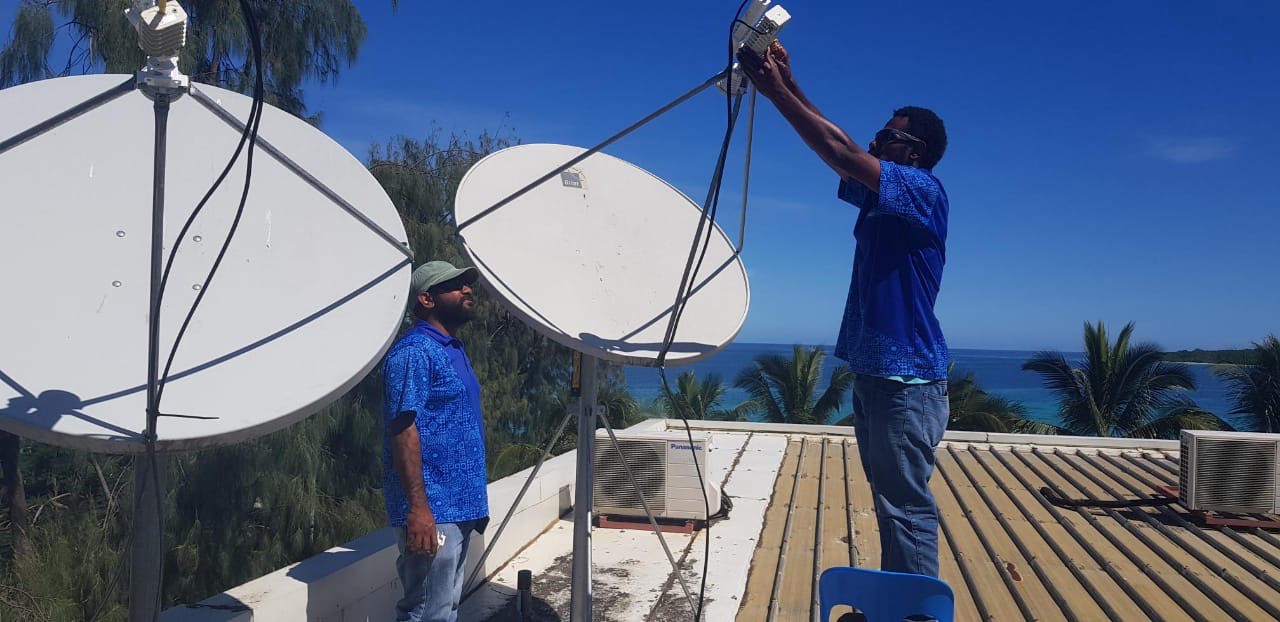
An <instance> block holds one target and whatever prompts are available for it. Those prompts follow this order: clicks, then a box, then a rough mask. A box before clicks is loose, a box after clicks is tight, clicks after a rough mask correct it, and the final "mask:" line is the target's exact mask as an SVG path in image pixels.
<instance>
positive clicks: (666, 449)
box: [591, 430, 720, 520]
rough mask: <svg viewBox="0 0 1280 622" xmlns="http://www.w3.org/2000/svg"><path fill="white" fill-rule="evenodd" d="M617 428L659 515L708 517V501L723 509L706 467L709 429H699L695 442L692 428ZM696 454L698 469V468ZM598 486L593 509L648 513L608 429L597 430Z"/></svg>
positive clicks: (626, 456) (714, 509) (625, 454)
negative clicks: (690, 432)
mask: <svg viewBox="0 0 1280 622" xmlns="http://www.w3.org/2000/svg"><path fill="white" fill-rule="evenodd" d="M614 434H616V435H617V437H618V447H619V448H620V449H621V450H622V456H623V458H624V459H625V460H626V464H628V465H630V466H631V472H632V473H634V474H635V478H636V483H637V484H639V488H640V492H641V493H643V495H644V500H645V502H646V503H648V504H649V510H650V511H652V512H653V515H654V518H675V519H686V520H688V519H693V520H706V519H707V506H708V505H710V507H711V513H712V514H715V513H716V512H717V511H719V509H720V489H719V488H717V487H716V486H714V485H712V484H711V482H710V481H709V475H708V473H707V456H708V454H709V453H710V450H711V447H710V445H711V439H710V437H709V436H708V435H706V434H694V435H693V443H692V445H691V444H690V443H689V435H688V433H687V432H674V431H673V432H627V431H626V430H616V431H615V432H614ZM695 458H696V460H697V469H698V470H695V469H694V460H695ZM699 471H700V472H701V474H702V481H701V482H699V479H698V473H699ZM703 486H705V490H706V499H705V500H704V499H703V496H702V491H703V490H704V488H703ZM594 491H595V494H594V495H593V502H592V506H591V511H592V513H594V514H608V515H612V516H630V517H643V516H644V515H645V513H644V506H643V505H641V503H640V494H637V492H636V486H634V485H632V483H631V479H630V478H629V477H627V470H626V466H625V465H624V464H623V462H622V460H619V458H618V452H617V450H615V449H614V447H613V442H612V441H610V440H609V435H608V433H607V432H605V431H604V430H597V431H596V451H595V486H594Z"/></svg>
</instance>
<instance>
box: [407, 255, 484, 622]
mask: <svg viewBox="0 0 1280 622" xmlns="http://www.w3.org/2000/svg"><path fill="white" fill-rule="evenodd" d="M478 276H479V273H478V272H477V271H476V269H475V268H471V267H466V268H455V267H454V266H453V265H451V264H449V263H448V262H444V261H431V262H427V263H425V264H423V265H421V266H419V267H418V268H417V269H416V270H414V271H413V289H412V290H411V291H410V296H409V298H410V300H409V312H410V313H409V315H410V319H412V321H413V327H412V328H410V329H409V330H408V331H407V332H406V333H405V334H404V335H403V336H401V337H400V339H399V340H397V341H396V343H395V344H394V345H392V346H391V349H390V350H389V351H388V352H387V358H386V361H385V362H384V363H383V375H384V378H385V382H386V391H385V395H384V399H385V403H384V408H383V414H384V421H383V423H384V428H383V430H384V431H383V452H382V493H383V496H384V497H385V499H386V503H387V518H388V520H389V521H390V523H391V525H392V526H393V527H395V528H396V530H397V532H398V534H399V542H400V558H399V559H398V560H396V570H397V571H398V572H399V574H400V582H401V584H402V585H403V586H404V598H402V599H401V600H400V601H399V602H398V603H396V620H398V621H400V620H408V621H412V622H435V621H441V622H444V621H448V622H453V621H454V620H457V617H458V601H459V600H460V599H461V597H462V581H463V567H464V565H465V563H466V560H467V544H468V542H469V540H470V537H471V534H472V533H473V532H482V531H484V528H485V526H486V525H487V524H488V522H489V500H488V495H487V492H486V483H487V480H488V478H487V476H486V472H485V453H484V418H483V416H482V414H481V412H480V381H479V380H478V379H477V378H476V373H475V371H474V370H473V369H472V368H471V361H470V359H468V358H467V353H466V351H465V350H464V349H463V345H462V342H461V341H459V340H458V337H457V334H458V329H459V328H461V327H462V325H463V324H466V323H467V322H469V321H471V320H472V319H473V318H474V317H475V315H476V302H475V299H474V298H473V296H472V291H471V284H472V283H474V282H475V281H476V278H477V277H478Z"/></svg>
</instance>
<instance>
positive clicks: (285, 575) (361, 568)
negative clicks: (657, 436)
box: [160, 424, 652, 622]
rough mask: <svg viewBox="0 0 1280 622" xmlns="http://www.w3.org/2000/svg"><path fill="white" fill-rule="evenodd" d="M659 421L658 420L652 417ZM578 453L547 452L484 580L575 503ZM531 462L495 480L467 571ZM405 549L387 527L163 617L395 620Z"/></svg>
mask: <svg viewBox="0 0 1280 622" xmlns="http://www.w3.org/2000/svg"><path fill="white" fill-rule="evenodd" d="M650 425H652V424H650ZM575 456H576V452H569V453H566V454H563V455H560V456H556V457H554V458H551V459H548V460H547V462H546V463H544V464H543V465H542V470H541V471H539V472H538V477H537V478H536V479H534V480H533V481H532V482H531V483H530V484H529V491H528V492H527V493H526V494H525V498H524V499H523V500H522V501H521V502H520V505H519V507H517V508H516V512H515V514H514V515H513V516H512V518H511V521H510V522H509V523H508V525H507V528H506V531H505V532H504V533H503V534H502V537H501V538H499V540H498V544H497V546H495V547H494V550H493V553H491V554H490V556H489V559H488V560H487V561H486V562H485V570H484V571H482V572H481V573H480V577H481V578H480V580H478V581H477V583H482V582H483V579H484V578H485V577H487V576H488V575H490V574H492V573H493V572H495V571H496V570H497V569H498V568H500V567H502V565H504V564H506V563H507V562H508V561H510V560H511V559H512V558H513V557H515V556H516V555H517V554H518V553H519V552H520V550H521V549H523V548H524V547H525V546H527V545H528V544H529V543H530V542H533V541H534V540H535V539H536V538H537V537H538V536H539V535H541V534H542V532H543V531H545V530H546V529H547V528H548V527H550V526H551V525H552V524H553V523H555V521H556V520H558V519H559V518H560V516H561V515H563V514H564V513H565V512H566V511H568V509H569V508H570V507H572V503H573V481H574V476H575V474H576V462H575ZM532 471H533V468H532V467H530V468H528V469H525V470H524V471H521V472H519V473H516V474H514V475H511V476H508V477H504V478H502V479H500V480H498V481H495V482H492V483H490V484H489V487H488V491H489V511H490V518H491V521H490V523H489V528H488V529H487V530H486V535H481V536H476V537H474V538H472V540H471V545H470V550H469V551H468V555H467V573H468V575H469V574H470V573H471V571H472V570H474V569H475V567H476V564H477V563H479V561H480V556H481V555H482V554H483V553H484V549H485V547H486V546H488V540H489V538H491V537H493V536H494V535H495V534H496V532H497V529H498V526H499V524H500V523H501V521H502V519H503V518H504V517H505V516H506V514H507V511H508V510H509V509H510V508H511V506H512V504H514V503H515V500H516V496H517V495H518V494H519V493H520V489H521V487H523V486H524V484H525V481H526V480H528V478H529V474H530V473H531V472H532ZM399 554H400V552H399V549H398V546H397V543H396V534H395V531H394V530H392V529H390V528H387V529H381V530H378V531H375V532H373V533H370V534H368V535H365V536H363V537H361V538H357V539H356V540H353V541H351V542H348V543H346V544H344V545H342V546H338V547H334V548H332V549H329V550H327V551H325V552H324V553H321V554H319V555H316V556H313V557H310V558H308V559H305V560H303V561H301V562H298V563H296V564H293V565H291V566H288V567H285V568H282V569H280V570H277V571H275V572H273V573H271V574H268V575H264V576H262V577H259V578H257V579H254V580H253V581H250V582H248V583H245V584H243V585H240V586H237V587H234V588H232V589H230V590H227V591H226V592H223V593H221V594H218V595H215V596H213V597H210V598H208V599H205V600H203V601H201V602H200V603H198V604H196V605H194V606H187V605H179V606H177V607H173V608H171V609H169V610H167V611H165V612H164V613H163V614H161V617H160V619H161V620H162V622H268V621H269V622H276V621H280V622H293V621H297V622H352V621H361V620H371V621H372V620H376V621H383V620H392V619H395V603H396V601H397V600H399V598H400V597H401V595H402V589H401V586H400V580H399V578H398V577H397V575H396V569H395V562H396V558H397V557H398V556H399Z"/></svg>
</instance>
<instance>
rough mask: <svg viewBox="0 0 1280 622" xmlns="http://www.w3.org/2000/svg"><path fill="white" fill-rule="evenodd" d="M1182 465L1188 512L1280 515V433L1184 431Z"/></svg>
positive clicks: (1183, 497)
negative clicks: (1189, 510)
mask: <svg viewBox="0 0 1280 622" xmlns="http://www.w3.org/2000/svg"><path fill="white" fill-rule="evenodd" d="M1179 461H1180V467H1181V468H1180V469H1179V477H1178V484H1179V489H1178V490H1179V492H1178V495H1179V497H1180V498H1181V500H1182V504H1183V505H1185V506H1187V508H1188V509H1191V510H1202V511H1213V512H1235V513H1241V514H1250V513H1256V514H1277V513H1280V434H1259V433H1255V432H1211V431H1207V430H1183V431H1182V451H1181V454H1180V456H1179Z"/></svg>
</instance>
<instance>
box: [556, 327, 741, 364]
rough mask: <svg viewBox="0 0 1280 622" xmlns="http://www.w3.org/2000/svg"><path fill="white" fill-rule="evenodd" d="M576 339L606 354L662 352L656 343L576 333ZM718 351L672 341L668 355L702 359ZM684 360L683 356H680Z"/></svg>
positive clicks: (689, 342)
mask: <svg viewBox="0 0 1280 622" xmlns="http://www.w3.org/2000/svg"><path fill="white" fill-rule="evenodd" d="M578 339H579V340H580V341H582V343H584V344H586V345H588V346H591V347H593V348H599V349H601V350H605V351H608V352H619V353H624V354H633V353H636V352H659V351H661V350H662V343H661V342H656V341H650V342H635V341H626V340H623V339H606V338H604V337H601V336H599V335H595V334H592V333H578ZM718 349H719V346H716V345H715V344H710V343H699V342H695V341H673V342H672V343H671V348H670V350H669V352H668V353H669V354H678V355H692V356H695V357H702V356H705V355H708V354H711V353H713V352H715V351H716V350H718ZM681 358H685V356H681Z"/></svg>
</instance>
